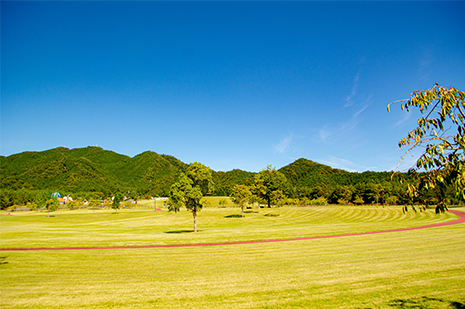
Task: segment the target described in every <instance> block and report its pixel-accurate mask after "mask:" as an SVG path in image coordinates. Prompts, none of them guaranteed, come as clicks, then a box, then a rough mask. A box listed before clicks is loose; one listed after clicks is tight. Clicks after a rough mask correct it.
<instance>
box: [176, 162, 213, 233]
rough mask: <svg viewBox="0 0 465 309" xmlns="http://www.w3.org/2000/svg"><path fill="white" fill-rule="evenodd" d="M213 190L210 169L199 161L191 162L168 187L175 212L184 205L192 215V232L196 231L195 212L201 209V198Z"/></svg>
mask: <svg viewBox="0 0 465 309" xmlns="http://www.w3.org/2000/svg"><path fill="white" fill-rule="evenodd" d="M211 191H213V178H212V172H211V169H210V168H209V167H208V166H205V165H203V164H201V163H198V162H194V163H191V164H190V165H189V166H188V168H187V171H186V173H185V174H184V173H181V175H179V178H178V181H177V182H175V183H174V184H173V185H172V186H171V189H170V207H171V209H172V210H174V211H175V212H176V211H177V210H179V208H180V207H182V206H185V207H186V208H187V209H188V210H190V211H191V212H192V216H193V217H194V232H197V212H198V211H200V210H201V209H202V206H203V205H202V203H201V201H200V200H201V198H202V197H203V196H204V195H205V194H206V193H208V192H211Z"/></svg>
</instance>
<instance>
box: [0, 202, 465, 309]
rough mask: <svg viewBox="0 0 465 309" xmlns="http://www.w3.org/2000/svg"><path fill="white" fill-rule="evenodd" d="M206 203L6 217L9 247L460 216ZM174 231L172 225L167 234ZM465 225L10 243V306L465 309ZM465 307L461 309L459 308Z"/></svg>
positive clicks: (3, 258) (6, 255)
mask: <svg viewBox="0 0 465 309" xmlns="http://www.w3.org/2000/svg"><path fill="white" fill-rule="evenodd" d="M237 214H240V209H237V208H226V209H216V208H206V209H204V210H202V211H201V212H200V214H199V228H200V232H199V233H197V234H194V233H189V232H188V231H191V230H192V216H191V214H190V213H188V212H186V211H182V212H181V213H178V214H171V213H166V212H159V211H158V212H153V211H149V210H144V209H136V210H134V209H132V210H125V211H121V212H120V213H119V214H117V215H114V214H112V213H111V212H110V211H99V210H97V211H87V210H86V211H58V212H55V213H52V215H54V217H51V218H46V214H45V213H39V214H37V213H31V212H28V213H20V214H18V213H14V215H15V216H5V215H4V213H2V214H1V216H0V218H1V220H0V233H1V235H2V236H1V247H3V248H5V247H43V246H54V247H60V246H96V245H148V244H152V245H156V244H171V243H199V242H215V241H220V242H224V241H242V240H248V239H250V240H252V239H254V240H258V239H278V238H294V237H299V236H300V237H307V236H317V235H330V234H342V233H346V232H349V233H357V232H363V231H372V230H383V229H390V228H402V227H409V226H420V225H424V224H432V223H438V222H443V221H449V220H453V219H454V217H455V216H454V215H452V214H442V215H438V216H437V215H435V214H434V213H433V212H431V211H428V212H423V213H414V212H413V211H409V212H408V213H407V214H403V213H402V211H401V210H400V208H397V207H394V208H384V209H383V208H376V207H374V208H366V207H311V208H298V207H289V208H283V209H281V216H280V217H275V216H269V215H273V214H277V209H262V210H261V212H260V214H258V213H256V212H254V213H247V214H246V218H237V217H234V216H231V215H237ZM170 231H171V232H174V233H168V232H170ZM464 231H465V224H460V225H453V226H448V227H440V228H431V229H424V230H415V231H405V232H397V233H387V234H374V235H363V236H351V237H344V238H331V239H313V240H300V241H293V242H280V243H260V244H243V245H234V246H215V247H178V248H152V249H119V250H85V251H82V250H81V251H79V250H69V251H2V252H0V263H1V264H0V278H1V281H0V307H2V308H463V306H465V249H464V248H465V238H464V237H463V235H464ZM460 306H462V307H460Z"/></svg>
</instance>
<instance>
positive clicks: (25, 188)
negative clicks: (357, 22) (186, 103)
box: [0, 147, 461, 209]
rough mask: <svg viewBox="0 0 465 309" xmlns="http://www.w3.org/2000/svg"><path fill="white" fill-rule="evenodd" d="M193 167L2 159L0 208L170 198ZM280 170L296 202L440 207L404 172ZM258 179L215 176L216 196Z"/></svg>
mask: <svg viewBox="0 0 465 309" xmlns="http://www.w3.org/2000/svg"><path fill="white" fill-rule="evenodd" d="M187 167H188V165H187V164H185V163H183V162H181V161H179V160H178V159H176V158H174V157H172V156H168V155H160V154H157V153H155V152H151V151H146V152H143V153H141V154H139V155H137V156H135V157H133V158H131V157H128V156H125V155H120V154H117V153H115V152H113V151H108V150H103V149H102V148H99V147H86V148H77V149H71V150H70V149H67V148H63V147H60V148H55V149H51V150H47V151H41V152H23V153H19V154H14V155H11V156H8V157H2V156H0V173H1V187H0V208H1V209H5V208H7V207H10V206H13V205H26V204H28V203H31V204H37V203H35V200H36V197H37V195H38V194H39V195H40V194H42V195H47V197H50V195H51V194H52V193H53V192H57V191H58V192H60V193H61V194H62V195H63V196H64V195H67V194H71V195H72V196H73V198H81V199H87V200H90V199H91V198H92V199H96V200H100V199H101V198H106V197H110V196H112V194H113V193H114V192H117V191H120V192H123V193H124V194H125V195H126V196H129V197H131V198H135V197H144V196H169V193H170V187H171V185H172V184H173V183H174V182H175V181H176V179H178V177H179V175H180V174H181V173H186V171H187ZM278 171H279V172H280V173H282V174H284V176H285V178H286V179H287V184H286V186H285V187H283V188H278V189H281V190H283V192H284V194H285V195H286V196H287V197H291V198H299V199H303V198H306V199H308V200H315V199H317V198H320V197H324V198H325V199H326V200H327V201H328V202H329V203H338V201H339V200H341V199H342V200H343V201H346V202H347V203H355V200H357V202H360V201H361V200H363V202H364V203H365V204H377V203H378V204H383V203H385V202H386V201H390V202H392V201H395V203H397V204H419V203H421V204H425V205H433V204H435V203H437V195H438V194H436V192H435V191H434V189H431V188H430V189H429V190H426V189H425V190H420V191H419V192H418V194H417V195H416V196H415V197H414V198H411V197H409V196H408V195H407V194H406V192H407V191H408V190H407V189H408V184H409V183H412V182H414V180H415V179H416V175H414V174H405V173H398V174H396V175H395V176H394V177H393V179H392V180H391V176H392V172H370V171H368V172H363V173H351V172H347V171H344V170H340V169H333V168H331V167H329V166H327V165H323V164H319V163H316V162H312V161H310V160H307V159H298V160H297V161H295V162H293V163H291V164H289V165H287V166H285V167H283V168H281V169H279V170H278ZM256 175H257V173H252V172H246V171H242V170H239V169H234V170H232V171H228V172H221V171H220V172H214V171H213V172H212V177H213V182H214V183H215V188H214V191H213V192H210V193H212V194H213V195H216V196H228V195H230V194H231V192H232V188H233V187H234V186H235V185H238V184H240V185H248V186H251V185H253V184H254V183H255V177H256ZM342 187H345V188H349V189H350V191H351V192H352V195H351V196H350V197H349V194H345V193H348V192H347V190H345V191H344V190H343V189H341V188H342ZM436 190H438V189H437V188H436ZM449 191H450V192H451V193H450V194H449ZM446 193H447V196H448V199H449V201H450V203H452V204H453V203H459V202H461V200H458V199H457V198H456V196H455V195H453V194H452V190H451V189H450V188H449V189H448V191H447V192H446ZM442 194H443V192H442ZM392 197H395V198H392ZM35 207H37V206H35Z"/></svg>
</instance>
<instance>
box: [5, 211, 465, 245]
mask: <svg viewBox="0 0 465 309" xmlns="http://www.w3.org/2000/svg"><path fill="white" fill-rule="evenodd" d="M449 212H450V213H453V214H456V215H457V216H458V217H459V218H458V219H456V220H454V221H448V222H443V223H437V224H430V225H423V226H416V227H408V228H403V229H396V230H386V231H374V232H363V233H354V234H342V235H327V236H313V237H302V238H288V239H269V240H249V241H236V242H219V243H207V244H178V245H153V246H127V247H67V248H3V249H0V251H39V250H40V251H45V250H106V249H147V248H175V247H207V246H210V247H211V246H229V245H243V244H259V243H267V242H283V241H297V240H309V239H322V238H336V237H348V236H359V235H369V234H380V233H392V232H402V231H412V230H421V229H428V228H432V227H441V226H448V225H454V224H460V223H465V212H461V211H456V210H449Z"/></svg>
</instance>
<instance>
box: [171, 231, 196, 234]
mask: <svg viewBox="0 0 465 309" xmlns="http://www.w3.org/2000/svg"><path fill="white" fill-rule="evenodd" d="M199 231H200V230H198V231H197V232H199ZM164 233H166V234H185V233H194V231H193V230H181V231H168V232H164Z"/></svg>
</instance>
